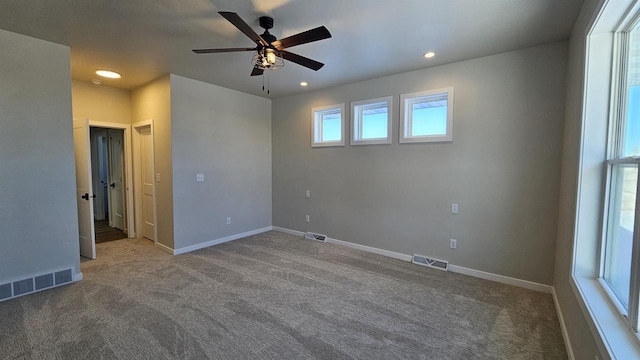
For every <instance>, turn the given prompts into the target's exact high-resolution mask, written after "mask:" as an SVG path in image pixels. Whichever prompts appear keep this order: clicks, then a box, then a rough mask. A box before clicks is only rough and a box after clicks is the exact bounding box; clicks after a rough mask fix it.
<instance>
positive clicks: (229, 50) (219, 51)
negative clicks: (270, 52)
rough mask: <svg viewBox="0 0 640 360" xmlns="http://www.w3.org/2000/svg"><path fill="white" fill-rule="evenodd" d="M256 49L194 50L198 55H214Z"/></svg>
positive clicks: (253, 49)
mask: <svg viewBox="0 0 640 360" xmlns="http://www.w3.org/2000/svg"><path fill="white" fill-rule="evenodd" d="M255 50H257V49H256V48H225V49H195V50H192V51H193V52H194V53H196V54H212V53H225V52H235V51H255Z"/></svg>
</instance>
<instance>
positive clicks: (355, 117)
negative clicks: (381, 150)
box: [351, 96, 393, 145]
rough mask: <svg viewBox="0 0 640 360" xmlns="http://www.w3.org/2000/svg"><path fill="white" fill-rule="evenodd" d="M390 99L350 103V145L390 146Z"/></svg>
mask: <svg viewBox="0 0 640 360" xmlns="http://www.w3.org/2000/svg"><path fill="white" fill-rule="evenodd" d="M392 99H393V97H391V96H388V97H384V98H378V99H371V100H364V101H356V102H352V103H351V134H352V135H351V145H370V144H391V114H392V108H391V102H392Z"/></svg>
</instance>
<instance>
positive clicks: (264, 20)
mask: <svg viewBox="0 0 640 360" xmlns="http://www.w3.org/2000/svg"><path fill="white" fill-rule="evenodd" d="M259 21H260V27H261V28H263V29H265V30H269V29H271V28H272V27H273V18H272V17H268V16H260V19H259Z"/></svg>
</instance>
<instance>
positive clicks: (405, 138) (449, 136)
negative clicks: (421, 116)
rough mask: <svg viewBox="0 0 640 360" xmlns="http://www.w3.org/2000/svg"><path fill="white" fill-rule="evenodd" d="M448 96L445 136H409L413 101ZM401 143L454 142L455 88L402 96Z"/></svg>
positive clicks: (399, 130) (399, 131)
mask: <svg viewBox="0 0 640 360" xmlns="http://www.w3.org/2000/svg"><path fill="white" fill-rule="evenodd" d="M443 94H447V131H446V134H445V135H425V136H409V135H407V130H408V128H409V126H410V125H411V119H410V118H409V116H411V115H412V112H411V111H410V105H411V104H412V103H413V102H414V101H413V100H419V99H421V98H428V97H431V96H436V95H443ZM398 133H399V134H400V143H421V142H451V141H453V87H447V88H442V89H435V90H427V91H420V92H414V93H409V94H402V95H400V128H399V129H398Z"/></svg>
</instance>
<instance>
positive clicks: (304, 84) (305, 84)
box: [300, 81, 309, 86]
mask: <svg viewBox="0 0 640 360" xmlns="http://www.w3.org/2000/svg"><path fill="white" fill-rule="evenodd" d="M307 85H309V84H307V82H306V81H303V82H301V83H300V86H307Z"/></svg>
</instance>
